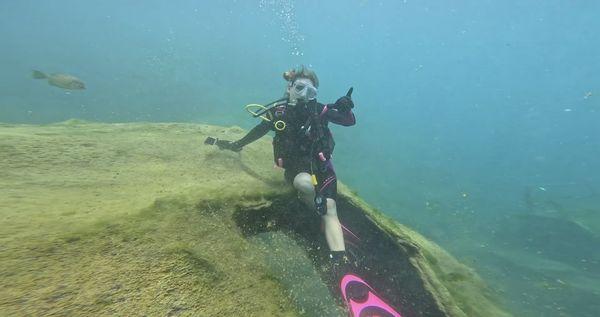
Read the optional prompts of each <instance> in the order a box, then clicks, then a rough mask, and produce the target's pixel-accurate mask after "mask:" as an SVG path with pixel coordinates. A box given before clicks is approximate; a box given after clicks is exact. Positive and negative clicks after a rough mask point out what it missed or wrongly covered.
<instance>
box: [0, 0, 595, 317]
mask: <svg viewBox="0 0 600 317" xmlns="http://www.w3.org/2000/svg"><path fill="white" fill-rule="evenodd" d="M217 3H218V4H217ZM598 30H600V2H597V1H566V0H564V1H557V0H549V1H489V0H488V1H482V0H478V1H453V2H450V1H411V0H406V1H367V0H363V1H340V0H336V1H291V0H288V1H274V0H271V1H269V0H263V1H218V2H216V1H215V2H214V4H211V3H209V2H207V1H203V2H200V1H177V2H166V1H127V2H123V1H101V2H100V1H97V2H89V1H64V0H60V1H2V2H0V45H1V46H0V47H2V49H1V50H0V69H1V70H2V71H1V74H0V121H2V122H22V123H47V122H56V121H62V120H66V119H70V118H81V119H86V120H94V121H102V122H128V121H186V122H204V123H211V124H223V125H239V126H241V127H243V128H246V129H248V128H251V127H252V126H253V125H254V124H256V122H255V121H253V120H252V119H251V118H250V117H249V116H247V115H246V114H245V113H244V112H243V111H242V106H243V105H245V104H247V103H255V102H258V103H264V102H267V101H271V100H274V99H277V98H279V97H280V96H281V95H282V93H283V87H284V82H283V80H282V79H281V73H282V72H283V71H284V70H287V69H289V68H291V67H294V66H298V65H301V64H305V65H307V66H309V67H311V68H313V69H314V70H315V71H316V72H317V74H318V75H319V78H320V81H321V86H320V90H319V97H318V98H319V100H320V101H322V102H333V101H335V99H336V98H337V97H339V96H341V95H343V94H344V93H345V92H346V90H347V89H348V87H350V86H353V87H354V88H355V91H354V95H353V98H354V101H355V103H356V108H355V113H356V116H357V121H358V124H357V125H356V126H354V127H351V128H345V127H336V128H334V134H335V137H336V141H337V148H336V154H335V162H336V167H337V171H338V174H339V175H338V176H339V177H340V178H341V180H342V181H343V182H345V183H347V184H349V185H350V186H352V187H353V188H355V189H356V190H357V191H358V192H359V194H360V195H361V196H362V197H364V198H365V199H366V200H367V201H368V202H369V203H371V204H372V205H374V206H376V207H377V208H379V209H381V210H382V211H384V212H385V213H387V214H389V215H390V216H392V217H394V218H395V219H397V220H399V221H401V222H403V223H405V224H408V225H410V226H412V227H415V228H416V229H417V230H419V231H420V232H422V233H423V234H425V235H426V236H427V237H429V238H431V239H433V240H434V241H436V242H438V243H439V244H441V245H442V246H443V247H445V248H446V249H448V250H450V251H451V252H452V253H453V254H454V255H456V256H457V257H458V258H459V259H461V260H462V261H463V262H465V263H467V264H468V265H470V266H472V267H474V268H475V269H476V270H477V272H478V273H479V274H481V275H482V276H483V277H484V279H486V282H487V283H488V285H489V286H490V289H491V290H492V292H493V293H494V294H495V295H496V296H497V297H498V298H499V299H500V301H501V304H502V305H503V307H505V308H506V309H507V310H509V311H511V312H512V313H513V314H515V315H516V316H597V315H599V314H600V304H599V303H600V216H599V215H600V160H599V159H598V157H600V125H599V122H600V58H599V56H600V35H599V34H600V32H598ZM32 69H39V70H41V71H45V72H62V73H68V74H72V75H75V76H77V77H79V78H81V79H82V80H83V81H84V82H85V83H86V85H87V87H88V89H87V90H85V91H73V92H68V91H65V90H61V89H59V88H56V87H52V86H49V85H47V84H46V83H44V82H42V81H35V80H33V79H31V77H30V73H31V70H32ZM342 212H343V211H342Z"/></svg>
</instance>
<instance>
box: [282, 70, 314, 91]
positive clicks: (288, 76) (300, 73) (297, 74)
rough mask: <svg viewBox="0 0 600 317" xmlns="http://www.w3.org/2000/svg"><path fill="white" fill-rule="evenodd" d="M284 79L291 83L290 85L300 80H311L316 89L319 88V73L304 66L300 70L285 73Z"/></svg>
mask: <svg viewBox="0 0 600 317" xmlns="http://www.w3.org/2000/svg"><path fill="white" fill-rule="evenodd" d="M283 78H284V79H285V80H287V81H289V82H290V85H291V84H293V83H294V81H296V79H298V78H306V79H310V81H312V82H313V84H314V85H315V88H319V77H317V73H315V72H314V71H313V70H312V69H309V68H307V67H305V66H304V65H302V66H300V68H298V69H292V70H289V71H287V72H285V73H283Z"/></svg>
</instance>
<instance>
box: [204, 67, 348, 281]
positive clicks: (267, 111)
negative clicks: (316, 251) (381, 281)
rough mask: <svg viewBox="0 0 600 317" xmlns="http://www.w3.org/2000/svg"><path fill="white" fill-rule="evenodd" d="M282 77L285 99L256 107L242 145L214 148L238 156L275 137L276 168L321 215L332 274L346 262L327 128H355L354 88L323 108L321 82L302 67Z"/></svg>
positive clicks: (222, 142)
mask: <svg viewBox="0 0 600 317" xmlns="http://www.w3.org/2000/svg"><path fill="white" fill-rule="evenodd" d="M283 78H284V79H285V80H286V81H287V86H286V92H285V95H284V98H282V99H279V100H277V101H275V102H273V103H271V104H269V105H268V106H270V107H268V108H267V107H263V106H259V107H261V109H262V111H261V112H262V113H253V114H254V116H255V117H258V116H260V117H261V118H262V119H263V120H262V121H261V122H260V123H259V124H258V125H257V126H255V127H254V128H253V129H252V130H250V132H248V134H246V136H244V137H243V138H241V139H240V140H237V141H235V142H231V141H225V140H218V141H217V142H216V144H217V146H218V147H219V148H220V149H226V150H231V151H235V152H239V151H241V150H242V148H243V147H244V146H246V145H248V144H249V143H252V142H254V141H256V140H257V139H259V138H261V137H262V136H264V135H265V134H267V133H268V132H269V131H274V132H275V137H274V138H273V153H274V160H275V164H276V165H277V166H279V167H280V168H283V169H284V170H285V173H284V175H285V179H286V180H287V181H288V182H289V183H291V184H292V185H293V186H294V188H295V189H296V190H297V191H298V197H299V198H300V200H301V201H302V202H304V204H305V205H306V206H308V207H309V208H311V209H313V210H316V212H317V213H318V215H320V216H321V219H322V223H323V225H324V231H325V239H326V241H327V245H328V246H329V250H330V253H329V257H330V258H331V260H332V261H333V270H334V271H338V270H341V269H342V268H341V267H340V266H342V265H344V264H346V263H348V258H347V257H346V252H345V251H346V247H345V243H344V234H343V231H342V226H341V224H340V221H339V219H338V216H337V209H336V195H337V178H336V174H335V171H334V168H333V163H332V161H331V159H332V157H331V155H332V153H333V149H334V146H335V142H334V140H333V136H332V134H331V132H330V130H329V128H328V123H329V122H332V123H335V124H339V125H342V126H352V125H354V124H355V123H356V119H355V117H354V114H353V113H352V109H353V108H354V103H353V101H352V98H351V94H352V88H350V90H349V91H348V93H347V94H346V95H345V96H342V97H341V98H339V99H338V100H337V101H336V102H335V103H333V104H327V105H325V104H322V103H319V102H317V99H316V97H317V88H318V87H319V79H318V78H317V75H316V74H315V72H314V71H312V70H310V69H308V68H305V67H304V66H302V67H301V68H299V69H297V70H294V69H293V70H290V71H287V72H285V73H284V74H283ZM336 268H337V269H336ZM336 275H337V274H336Z"/></svg>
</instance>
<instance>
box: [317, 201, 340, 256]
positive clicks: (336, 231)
mask: <svg viewBox="0 0 600 317" xmlns="http://www.w3.org/2000/svg"><path fill="white" fill-rule="evenodd" d="M321 218H322V219H323V224H324V226H325V239H326V240H327V245H329V250H331V251H332V252H335V251H345V250H346V247H345V245H344V233H343V232H342V224H341V223H340V220H339V219H338V216H337V208H336V204H335V200H333V199H331V198H327V213H326V214H324V215H323V216H322V217H321Z"/></svg>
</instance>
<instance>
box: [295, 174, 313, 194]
mask: <svg viewBox="0 0 600 317" xmlns="http://www.w3.org/2000/svg"><path fill="white" fill-rule="evenodd" d="M294 187H295V188H296V189H297V190H298V191H299V192H302V193H304V194H310V193H314V190H315V189H314V186H313V184H312V179H311V177H310V175H309V174H308V173H299V174H298V175H296V177H294Z"/></svg>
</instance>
